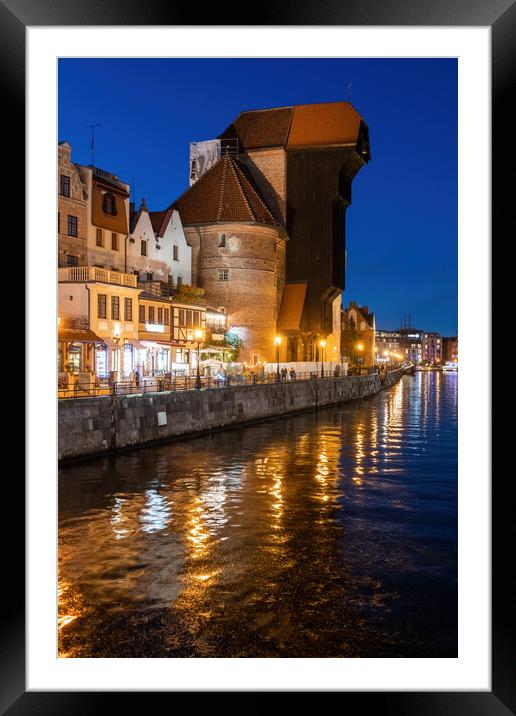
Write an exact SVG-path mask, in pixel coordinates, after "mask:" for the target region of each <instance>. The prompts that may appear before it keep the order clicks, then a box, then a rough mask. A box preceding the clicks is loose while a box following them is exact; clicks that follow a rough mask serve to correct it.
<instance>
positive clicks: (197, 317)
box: [193, 311, 201, 327]
mask: <svg viewBox="0 0 516 716" xmlns="http://www.w3.org/2000/svg"><path fill="white" fill-rule="evenodd" d="M193 324H194V327H197V326H200V325H201V312H200V311H194V312H193Z"/></svg>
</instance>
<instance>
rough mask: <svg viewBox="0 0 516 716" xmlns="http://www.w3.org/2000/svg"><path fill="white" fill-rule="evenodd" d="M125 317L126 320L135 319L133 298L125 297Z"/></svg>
mask: <svg viewBox="0 0 516 716" xmlns="http://www.w3.org/2000/svg"><path fill="white" fill-rule="evenodd" d="M124 318H125V320H126V321H132V320H133V299H132V298H124Z"/></svg>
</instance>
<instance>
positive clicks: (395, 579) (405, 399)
mask: <svg viewBox="0 0 516 716" xmlns="http://www.w3.org/2000/svg"><path fill="white" fill-rule="evenodd" d="M456 419H457V375H456V374H449V375H444V374H443V375H441V374H438V373H436V374H428V373H426V374H421V373H420V374H418V375H416V376H415V377H405V378H404V379H403V380H402V381H401V382H400V383H398V384H397V385H396V386H395V387H393V388H392V389H391V390H389V391H385V392H383V393H381V394H380V395H379V396H377V397H376V398H374V399H373V400H367V401H361V402H358V403H353V404H346V405H344V406H338V407H334V408H330V409H326V410H323V411H320V412H319V413H312V414H304V415H300V416H296V417H292V418H288V419H284V420H281V421H275V422H271V423H269V424H263V425H257V426H252V427H248V428H244V429H239V430H233V431H228V432H226V433H220V434H218V435H215V436H212V437H203V438H198V439H195V440H190V441H185V442H182V443H177V444H171V445H167V446H161V447H158V448H150V449H146V450H140V451H135V452H134V453H131V454H127V455H120V456H118V457H116V458H109V459H105V460H100V461H97V462H90V463H86V464H84V465H80V466H74V467H70V468H66V469H63V470H61V472H60V483H59V514H60V525H59V566H60V570H59V625H58V626H59V646H60V656H62V657H77V656H105V657H107V656H400V655H403V656H450V655H451V656H453V655H454V654H455V653H456V485H457V482H456V427H457V424H456Z"/></svg>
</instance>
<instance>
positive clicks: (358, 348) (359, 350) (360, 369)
mask: <svg viewBox="0 0 516 716" xmlns="http://www.w3.org/2000/svg"><path fill="white" fill-rule="evenodd" d="M363 350H364V344H363V343H357V351H358V352H359V353H362V351H363ZM357 361H359V362H360V368H359V374H360V375H362V356H360V357H359V358H357Z"/></svg>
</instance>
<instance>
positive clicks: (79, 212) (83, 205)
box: [57, 142, 88, 266]
mask: <svg viewBox="0 0 516 716" xmlns="http://www.w3.org/2000/svg"><path fill="white" fill-rule="evenodd" d="M71 152H72V148H71V146H70V145H69V144H68V142H61V143H60V144H59V146H58V151H57V161H58V170H57V239H58V240H57V248H58V260H57V263H58V266H84V265H85V264H86V256H87V224H88V220H87V198H88V192H87V188H86V185H85V184H84V182H83V180H82V178H81V175H80V173H79V169H78V168H77V167H76V165H75V164H74V163H73V162H72V159H71Z"/></svg>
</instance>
